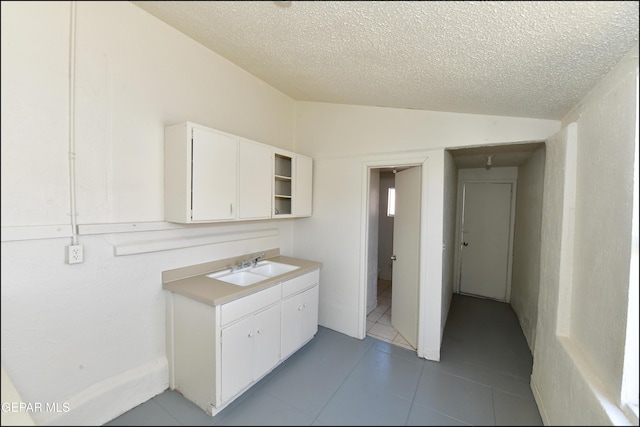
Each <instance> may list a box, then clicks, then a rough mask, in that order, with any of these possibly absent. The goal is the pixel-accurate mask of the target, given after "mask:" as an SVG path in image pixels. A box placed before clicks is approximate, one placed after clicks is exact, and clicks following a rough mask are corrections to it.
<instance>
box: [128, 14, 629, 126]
mask: <svg viewBox="0 0 640 427" xmlns="http://www.w3.org/2000/svg"><path fill="white" fill-rule="evenodd" d="M133 3H134V4H136V5H138V6H139V7H141V8H142V9H144V10H146V11H147V12H149V13H150V14H152V15H154V16H156V17H157V18H159V19H160V20H162V21H164V22H166V23H167V24H169V25H170V26H172V27H174V28H176V29H177V30H179V31H181V32H182V33H184V34H186V35H187V36H189V37H191V38H193V39H195V40H196V41H198V42H200V43H201V44H202V45H204V46H206V47H208V48H209V49H211V50H212V51H214V52H216V53H218V54H220V55H222V56H223V57H225V58H227V59H228V60H229V61H231V62H233V63H235V64H237V65H238V66H240V67H241V68H243V69H245V70H246V71H248V72H250V73H252V74H253V75H255V76H256V77H258V78H260V79H262V80H264V81H265V82H267V83H268V84H270V85H272V86H273V87H275V88H277V89H279V90H280V91H282V92H283V93H285V94H287V95H289V96H290V97H291V98H293V99H295V100H301V101H317V102H330V103H341V104H355V105H370V106H384V107H394V108H409V109H420V110H437V111H448V112H458V113H472V114H489V115H502V116H515V117H529V118H542V119H554V120H560V119H562V117H563V116H564V115H565V114H566V113H567V112H568V111H569V110H570V108H571V107H573V106H574V105H575V104H576V103H577V102H578V101H580V100H581V99H582V98H583V97H584V96H585V95H586V94H587V92H588V91H589V90H590V89H591V88H593V87H594V86H595V84H596V83H597V82H598V81H599V80H600V79H601V78H602V77H603V76H604V75H605V74H606V73H607V72H608V71H610V70H611V69H612V68H613V66H614V65H615V64H616V63H617V62H618V61H619V60H620V59H621V58H622V56H623V55H624V54H625V53H627V52H628V51H629V50H630V49H631V48H632V47H633V46H634V45H635V44H636V43H637V42H638V2H637V1H619V2H614V1H578V2H575V1H540V2H532V1H513V2H508V1H498V2H493V1H478V2H475V1H455V2H451V1H288V2H287V1H285V2H282V1H134V2H133Z"/></svg>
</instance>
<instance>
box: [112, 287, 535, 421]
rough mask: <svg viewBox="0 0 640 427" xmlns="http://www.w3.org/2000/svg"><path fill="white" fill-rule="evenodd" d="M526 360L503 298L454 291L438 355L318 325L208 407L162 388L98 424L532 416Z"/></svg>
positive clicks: (522, 341)
mask: <svg viewBox="0 0 640 427" xmlns="http://www.w3.org/2000/svg"><path fill="white" fill-rule="evenodd" d="M532 363H533V359H532V357H531V352H530V351H529V348H528V346H527V344H526V341H525V338H524V336H523V334H522V330H521V328H520V326H519V324H518V321H517V319H516V315H515V313H514V312H513V310H512V308H511V306H510V305H508V304H504V303H500V302H496V301H491V300H485V299H480V298H473V297H469V296H463V295H457V294H456V295H454V296H453V301H452V303H451V309H450V312H449V318H448V320H447V324H446V327H445V331H444V338H443V342H442V350H441V360H440V362H432V361H428V360H425V359H420V358H418V357H417V356H416V353H415V352H413V351H411V350H408V349H406V348H403V347H399V346H396V345H393V344H391V343H388V342H384V341H381V340H378V339H376V338H373V337H371V336H367V337H366V338H365V339H364V340H358V339H355V338H351V337H348V336H346V335H343V334H341V333H338V332H335V331H333V330H330V329H327V328H323V327H320V328H319V330H318V333H317V334H316V336H315V337H314V338H313V340H311V341H310V342H309V343H308V344H307V345H305V346H304V347H303V348H302V349H300V350H299V351H298V352H297V353H295V354H294V355H293V356H291V357H290V358H289V359H288V360H286V361H285V362H284V363H283V364H282V365H280V366H279V367H277V368H276V369H275V370H274V371H273V372H271V373H270V374H269V375H267V376H266V377H265V378H263V379H262V380H261V381H260V382H258V383H257V384H255V385H254V386H253V387H252V388H251V389H249V390H248V391H247V392H246V393H245V394H244V395H242V396H241V397H240V398H238V399H237V400H236V401H235V402H233V403H232V404H231V405H230V406H229V407H227V408H225V409H224V410H223V411H222V412H220V413H219V414H218V415H216V416H215V417H210V416H208V415H207V414H205V413H204V412H203V411H202V410H200V409H199V408H198V407H196V406H195V405H194V404H192V403H191V402H189V401H188V400H186V399H185V398H183V397H182V396H181V395H180V394H179V393H177V392H175V391H171V390H167V391H165V392H164V393H161V394H159V395H158V396H155V397H154V398H152V399H150V400H148V401H147V402H145V403H143V404H141V405H139V406H137V407H135V408H133V409H131V410H130V411H128V412H126V413H124V414H123V415H121V416H119V417H118V418H116V419H114V420H112V421H110V422H109V423H107V424H106V425H108V426H120V425H128V426H134V425H138V426H144V425H154V426H159V425H203V426H206V425H220V426H223V425H256V426H258V425H259V426H266V425H511V426H516V425H542V420H541V418H540V414H539V412H538V407H537V405H536V403H535V401H534V399H533V395H532V392H531V388H530V386H529V380H530V375H531V367H532Z"/></svg>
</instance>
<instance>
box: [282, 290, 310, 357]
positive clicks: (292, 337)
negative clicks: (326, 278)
mask: <svg viewBox="0 0 640 427" xmlns="http://www.w3.org/2000/svg"><path fill="white" fill-rule="evenodd" d="M316 332H318V284H317V282H316V284H315V285H314V286H313V287H312V288H311V289H307V290H306V291H303V292H301V293H299V294H297V295H294V296H292V297H289V298H287V299H286V300H283V301H282V357H283V358H285V357H287V356H289V355H290V354H291V353H293V352H294V351H296V350H297V349H299V348H300V347H301V346H302V345H303V344H304V343H306V342H307V341H308V340H310V339H311V338H313V336H314V335H315V334H316Z"/></svg>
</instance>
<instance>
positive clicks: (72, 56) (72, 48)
mask: <svg viewBox="0 0 640 427" xmlns="http://www.w3.org/2000/svg"><path fill="white" fill-rule="evenodd" d="M70 18H71V19H70V28H69V195H70V205H71V206H70V208H71V233H72V234H71V244H72V245H76V244H77V243H78V227H77V220H76V167H75V166H76V162H75V160H76V152H75V149H76V147H75V80H76V2H75V1H72V2H71V16H70Z"/></svg>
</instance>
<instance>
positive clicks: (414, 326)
mask: <svg viewBox="0 0 640 427" xmlns="http://www.w3.org/2000/svg"><path fill="white" fill-rule="evenodd" d="M421 175H422V167H420V166H416V167H412V168H409V169H406V170H404V171H401V172H398V173H396V179H395V186H396V212H395V216H394V219H393V257H392V259H393V260H394V262H393V266H392V271H391V278H392V279H391V283H392V287H391V324H392V325H393V327H394V328H396V330H397V331H398V332H399V333H400V334H401V335H402V336H403V337H404V338H405V339H406V340H407V341H408V342H409V344H411V346H412V347H413V348H417V342H418V284H419V279H420V277H419V265H420V193H421V191H420V189H421V184H420V181H421Z"/></svg>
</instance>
